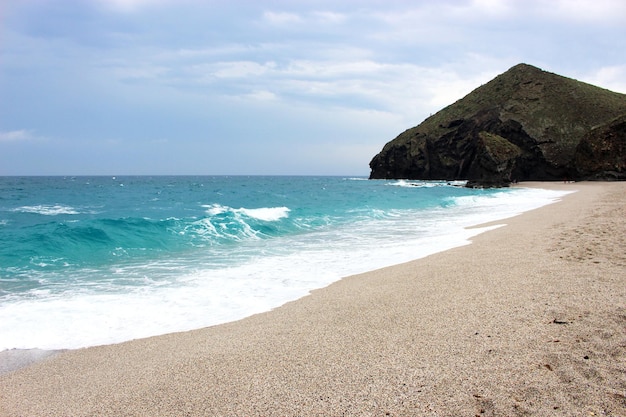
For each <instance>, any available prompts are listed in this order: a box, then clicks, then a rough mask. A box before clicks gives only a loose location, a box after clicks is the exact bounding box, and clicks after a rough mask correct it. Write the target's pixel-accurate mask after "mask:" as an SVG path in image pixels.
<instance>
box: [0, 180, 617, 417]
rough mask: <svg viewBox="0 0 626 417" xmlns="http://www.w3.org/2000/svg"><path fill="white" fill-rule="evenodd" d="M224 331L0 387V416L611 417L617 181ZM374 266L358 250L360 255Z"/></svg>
mask: <svg viewBox="0 0 626 417" xmlns="http://www.w3.org/2000/svg"><path fill="white" fill-rule="evenodd" d="M524 186H540V187H544V188H547V187H556V188H559V189H568V190H577V192H576V193H573V194H569V195H567V196H566V197H564V199H563V201H561V202H558V203H555V204H552V205H549V206H546V207H543V208H540V209H538V210H533V211H531V212H527V213H524V214H522V215H520V216H517V217H515V218H511V219H506V220H504V221H502V222H500V223H502V224H506V225H505V226H503V227H500V228H497V229H495V230H492V231H489V232H487V233H483V234H481V235H479V236H477V237H475V238H474V239H473V243H472V244H471V245H468V246H464V247H460V248H456V249H452V250H449V251H446V252H442V253H438V254H435V255H432V256H429V257H427V258H424V259H420V260H417V261H414V262H409V263H406V264H402V265H397V266H393V267H390V268H385V269H381V270H377V271H372V272H369V273H366V274H361V275H357V276H352V277H348V278H345V279H343V280H341V281H339V282H337V283H334V284H332V285H330V286H329V287H327V288H324V289H320V290H316V291H314V292H313V293H312V294H311V295H310V296H307V297H304V298H302V299H300V300H298V301H294V302H290V303H288V304H286V305H284V306H282V307H280V308H277V309H275V310H274V311H271V312H268V313H264V314H258V315H255V316H252V317H249V318H247V319H244V320H241V321H237V322H234V323H229V324H224V325H220V326H215V327H211V328H206V329H201V330H197V331H192V332H185V333H177V334H170V335H164V336H159V337H153V338H149V339H142V340H136V341H131V342H127V343H123V344H119V345H110V346H100V347H94V348H88V349H80V350H75V351H67V352H62V353H59V354H56V355H53V356H50V357H47V358H45V359H43V360H41V361H38V362H36V363H34V364H32V365H30V366H28V367H25V368H22V369H19V370H17V371H14V372H9V373H5V374H4V375H1V376H0V416H94V415H98V416H185V415H189V416H198V415H211V416H322V415H323V416H384V415H390V416H408V415H417V416H503V415H506V416H522V415H541V416H551V415H554V416H562V415H581V416H582V415H585V416H587V415H614V416H624V415H626V397H625V394H626V331H625V329H626V183H623V182H621V183H576V184H557V183H551V184H549V183H543V184H524ZM373 250H374V248H373Z"/></svg>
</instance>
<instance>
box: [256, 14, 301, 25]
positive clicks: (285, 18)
mask: <svg viewBox="0 0 626 417" xmlns="http://www.w3.org/2000/svg"><path fill="white" fill-rule="evenodd" d="M263 20H265V21H266V22H268V23H270V24H272V25H281V26H282V25H293V24H296V23H300V22H302V17H300V15H298V14H296V13H288V12H265V13H263Z"/></svg>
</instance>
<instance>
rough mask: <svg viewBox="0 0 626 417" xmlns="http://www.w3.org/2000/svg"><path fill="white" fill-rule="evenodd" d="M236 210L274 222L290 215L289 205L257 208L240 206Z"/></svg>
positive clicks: (255, 217) (236, 211)
mask: <svg viewBox="0 0 626 417" xmlns="http://www.w3.org/2000/svg"><path fill="white" fill-rule="evenodd" d="M234 211H235V213H241V214H243V215H245V216H248V217H252V218H254V219H257V220H262V221H265V222H274V221H277V220H280V219H283V218H286V217H289V211H290V210H289V208H287V207H262V208H257V209H246V208H240V209H237V210H234Z"/></svg>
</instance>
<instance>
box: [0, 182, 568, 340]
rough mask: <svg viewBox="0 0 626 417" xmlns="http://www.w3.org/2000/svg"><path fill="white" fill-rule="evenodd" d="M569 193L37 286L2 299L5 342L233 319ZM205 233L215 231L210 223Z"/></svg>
mask: <svg viewBox="0 0 626 417" xmlns="http://www.w3.org/2000/svg"><path fill="white" fill-rule="evenodd" d="M564 194H565V193H564V192H558V191H546V190H523V189H520V190H514V191H512V192H507V193H496V194H495V195H493V194H486V195H480V194H476V195H473V196H471V197H456V198H452V199H451V201H450V203H451V206H449V207H447V208H433V209H432V210H431V211H429V212H423V211H420V212H419V215H418V214H417V213H413V214H412V213H410V212H406V211H402V210H398V211H397V212H396V211H393V212H389V213H387V214H386V215H380V216H376V218H375V219H369V220H367V221H361V222H357V223H356V224H354V223H351V224H350V225H347V226H344V227H333V228H322V229H319V230H317V231H315V232H310V233H306V234H296V235H291V236H281V237H277V238H274V239H272V240H271V242H269V241H267V240H256V241H255V240H251V241H248V242H247V243H246V244H245V245H244V246H241V247H238V248H237V250H236V251H234V252H233V253H232V254H229V256H230V257H229V259H228V261H229V262H228V263H227V264H223V265H222V266H220V265H216V264H209V263H207V261H205V260H204V257H203V253H202V252H200V253H198V254H197V255H196V257H192V258H189V259H186V260H184V261H183V262H182V263H181V262H178V263H176V262H173V261H172V262H170V263H168V262H165V261H162V262H159V263H152V264H145V265H141V266H132V265H131V266H124V267H120V268H118V269H116V270H115V271H114V273H115V274H116V276H120V277H121V278H124V277H126V278H127V279H129V280H131V279H132V280H137V281H140V284H141V285H137V286H136V287H134V288H133V287H126V288H124V290H123V291H122V290H119V289H118V290H116V289H115V288H113V287H112V288H108V289H107V288H105V290H106V291H103V289H102V288H100V289H98V288H96V289H94V288H84V287H83V288H77V289H72V290H68V292H65V293H63V294H55V293H54V292H51V291H37V292H33V293H31V294H30V297H27V298H25V297H23V298H21V299H14V298H11V299H7V300H6V301H5V302H2V303H0V335H1V336H0V350H4V349H12V348H24V349H28V348H41V349H62V348H79V347H84V346H93V345H99V344H108V343H116V342H122V341H125V340H130V339H135V338H140V337H147V336H153V335H158V334H164V333H169V332H175V331H183V330H190V329H196V328H201V327H205V326H210V325H215V324H219V323H224V322H228V321H233V320H237V319H240V318H243V317H246V316H249V315H252V314H255V313H259V312H262V311H267V310H270V309H272V308H275V307H278V306H280V305H282V304H284V303H285V302H287V301H290V300H294V299H297V298H300V297H302V296H305V295H307V294H308V293H309V291H311V290H313V289H315V288H320V287H324V286H326V285H328V284H330V283H332V282H334V281H336V280H338V279H340V278H341V277H343V276H347V275H352V274H356V273H360V272H365V271H368V270H373V269H377V268H381V267H384V266H388V265H393V264H397V263H401V262H406V261H409V260H412V259H416V258H420V257H424V256H427V255H430V254H432V253H436V252H440V251H443V250H446V249H450V248H453V247H456V246H461V245H466V244H468V243H469V239H471V238H472V237H473V236H475V235H477V234H479V233H482V232H484V231H486V230H490V229H492V228H495V227H498V226H492V227H491V228H481V229H479V228H472V229H468V228H467V227H468V226H473V225H477V224H481V223H484V222H488V221H494V220H501V219H505V218H507V217H511V216H514V215H516V214H519V213H521V212H523V211H527V210H530V209H533V208H537V207H540V206H543V205H545V204H549V203H551V202H554V201H555V200H556V199H558V198H560V197H561V196H563V195H564ZM209 210H212V213H218V214H219V213H223V212H225V211H232V212H234V213H237V214H238V215H246V216H251V215H250V213H244V212H243V211H242V210H249V209H232V208H228V207H223V206H209V207H208V210H207V212H209ZM253 210H258V209H253ZM264 210H265V209H262V210H261V211H260V212H253V214H255V215H256V216H257V217H255V216H251V217H255V218H257V219H261V220H262V221H273V219H280V218H282V217H281V216H286V215H288V213H289V211H288V209H287V208H286V207H278V208H270V209H267V212H266V211H264ZM208 220H209V219H203V220H202V221H208ZM502 223H504V221H503V222H502ZM213 227H214V226H213ZM207 233H212V231H211V229H210V227H209V228H207ZM256 245H259V246H256ZM207 250H212V249H210V248H208V249H207ZM161 277H165V278H163V279H161ZM105 284H106V283H104V284H102V285H105Z"/></svg>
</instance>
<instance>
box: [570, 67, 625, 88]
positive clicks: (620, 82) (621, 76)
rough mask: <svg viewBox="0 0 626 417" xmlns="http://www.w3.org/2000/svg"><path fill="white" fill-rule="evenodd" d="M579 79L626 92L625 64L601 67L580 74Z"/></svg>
mask: <svg viewBox="0 0 626 417" xmlns="http://www.w3.org/2000/svg"><path fill="white" fill-rule="evenodd" d="M580 79H581V80H582V81H585V82H587V83H590V84H593V85H597V86H600V87H603V88H606V89H609V90H612V91H615V92H618V93H623V94H626V65H613V66H607V67H601V68H599V69H597V70H595V71H593V72H592V73H590V74H585V75H581V78H580Z"/></svg>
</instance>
